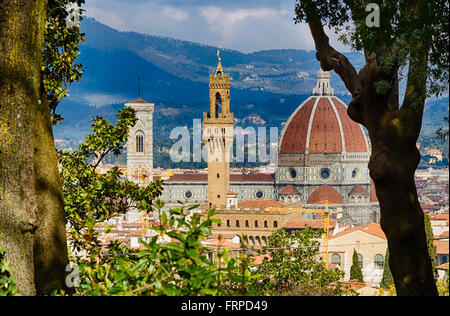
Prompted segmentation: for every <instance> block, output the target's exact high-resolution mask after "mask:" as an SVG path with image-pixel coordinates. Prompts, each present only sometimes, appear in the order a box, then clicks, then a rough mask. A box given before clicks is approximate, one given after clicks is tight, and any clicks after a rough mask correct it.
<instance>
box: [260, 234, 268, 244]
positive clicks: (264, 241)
mask: <svg viewBox="0 0 450 316" xmlns="http://www.w3.org/2000/svg"><path fill="white" fill-rule="evenodd" d="M261 241H262V242H263V244H264V246H267V238H266V236H262V237H261Z"/></svg>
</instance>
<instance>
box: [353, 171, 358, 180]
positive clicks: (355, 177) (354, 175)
mask: <svg viewBox="0 0 450 316" xmlns="http://www.w3.org/2000/svg"><path fill="white" fill-rule="evenodd" d="M358 175H359V173H358V169H354V170H353V171H352V178H353V179H354V180H358Z"/></svg>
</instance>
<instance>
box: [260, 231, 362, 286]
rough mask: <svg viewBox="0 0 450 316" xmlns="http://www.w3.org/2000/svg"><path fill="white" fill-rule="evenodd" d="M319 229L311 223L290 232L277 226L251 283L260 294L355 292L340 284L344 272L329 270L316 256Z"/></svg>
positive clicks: (319, 235) (263, 251) (264, 249)
mask: <svg viewBox="0 0 450 316" xmlns="http://www.w3.org/2000/svg"><path fill="white" fill-rule="evenodd" d="M321 235H322V232H321V231H317V232H316V231H314V230H313V229H311V228H310V227H307V228H306V229H304V230H302V231H296V232H294V233H293V234H289V233H288V232H287V231H286V230H285V229H279V230H277V231H276V232H274V233H273V234H272V235H271V236H270V237H269V239H268V246H266V247H263V250H262V252H261V254H262V255H268V256H269V258H270V259H267V260H264V261H263V262H262V263H261V264H260V265H259V266H258V267H257V273H258V274H259V275H260V277H258V278H257V279H255V281H254V282H252V287H253V288H254V289H256V290H257V292H258V293H259V294H260V295H343V294H347V295H348V294H354V293H352V292H351V291H349V290H348V289H346V288H344V287H342V286H341V285H340V284H339V282H338V281H339V280H340V279H341V278H342V277H343V275H344V273H343V272H342V271H341V270H339V269H332V270H328V269H327V267H325V265H324V263H323V261H322V260H321V258H320V256H319V252H318V249H319V245H320V243H319V241H318V239H319V238H320V237H321Z"/></svg>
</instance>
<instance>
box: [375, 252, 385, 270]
mask: <svg viewBox="0 0 450 316" xmlns="http://www.w3.org/2000/svg"><path fill="white" fill-rule="evenodd" d="M373 262H374V264H375V267H376V268H378V269H383V267H384V257H383V255H380V254H377V255H376V256H375V258H374V260H373Z"/></svg>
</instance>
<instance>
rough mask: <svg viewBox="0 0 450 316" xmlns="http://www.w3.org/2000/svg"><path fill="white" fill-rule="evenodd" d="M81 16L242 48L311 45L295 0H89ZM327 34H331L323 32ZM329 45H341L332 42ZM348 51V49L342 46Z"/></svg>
mask: <svg viewBox="0 0 450 316" xmlns="http://www.w3.org/2000/svg"><path fill="white" fill-rule="evenodd" d="M86 2H87V4H85V5H84V6H83V8H84V9H86V13H85V15H86V16H89V17H94V18H95V19H97V20H98V21H100V22H101V23H104V24H106V25H108V26H111V27H113V28H115V29H118V30H120V31H135V32H139V33H146V34H152V35H162V36H169V37H173V38H177V39H181V40H187V41H194V42H198V43H203V44H208V45H213V46H222V47H224V48H229V49H236V50H239V51H242V52H252V51H258V50H264V49H278V48H295V49H308V50H309V49H314V42H313V40H312V37H311V35H310V32H309V28H308V26H307V25H306V24H295V23H294V20H293V18H294V7H295V0H89V1H86ZM328 33H329V35H330V36H331V38H332V39H333V38H335V36H333V34H330V32H328ZM332 43H333V44H334V47H335V48H337V49H340V50H343V47H342V46H341V45H340V44H339V43H337V41H335V40H334V39H333V40H332ZM345 50H348V49H345Z"/></svg>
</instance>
